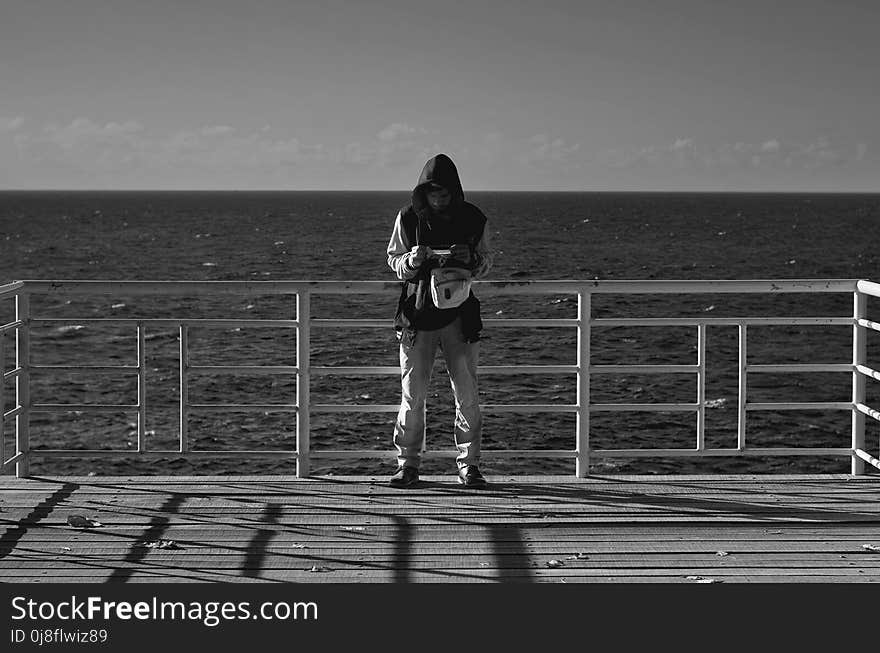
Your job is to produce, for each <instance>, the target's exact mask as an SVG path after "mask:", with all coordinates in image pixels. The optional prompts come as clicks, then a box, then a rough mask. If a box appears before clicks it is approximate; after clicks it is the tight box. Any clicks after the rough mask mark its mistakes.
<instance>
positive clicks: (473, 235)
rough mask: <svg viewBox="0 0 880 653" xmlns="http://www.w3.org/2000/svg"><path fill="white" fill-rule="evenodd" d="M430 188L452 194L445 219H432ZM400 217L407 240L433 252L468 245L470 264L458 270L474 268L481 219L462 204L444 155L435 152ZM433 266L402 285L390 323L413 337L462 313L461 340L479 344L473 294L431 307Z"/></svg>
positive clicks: (424, 267)
mask: <svg viewBox="0 0 880 653" xmlns="http://www.w3.org/2000/svg"><path fill="white" fill-rule="evenodd" d="M431 184H438V185H440V186H443V187H444V188H446V189H447V190H449V192H450V194H451V195H452V200H451V201H450V203H449V207H448V208H447V209H446V210H445V211H444V214H445V216H447V217H443V218H441V217H438V216H436V215H435V214H434V212H433V211H432V209H431V207H430V205H429V204H428V201H427V198H426V197H425V191H426V189H427V188H428V186H430V185H431ZM400 216H401V218H400V219H401V226H402V228H403V231H404V233H405V235H406V239H407V241H408V242H410V243H415V244H417V245H427V246H429V247H431V248H434V249H446V248H448V247H450V246H451V245H454V244H457V243H467V244H468V245H469V246H470V250H471V261H472V264H471V265H470V266H465V265H462V266H461V267H474V265H473V263H474V262H475V261H476V257H477V254H476V246H477V243H478V242H479V240H480V238H481V237H482V236H483V230H484V228H485V225H486V216H485V215H484V214H483V212H482V211H480V209H478V208H477V207H476V206H474V205H473V204H471V203H470V202H466V201H465V199H464V191H463V190H462V187H461V180H460V178H459V176H458V170H457V169H456V167H455V164H454V163H453V162H452V159H450V158H449V157H448V156H446V155H445V154H438V155H436V156H434V157H432V158H431V159H429V160H428V162H427V163H426V164H425V167H424V168H423V169H422V174H421V175H419V181H418V184H416V187H415V188H414V189H413V192H412V204H410V205H409V206H406V207H404V208H403V209H401V211H400ZM450 264H452V265H454V262H453V261H449V262H447V265H450ZM436 266H437V261H436V260H433V259H429V260H428V261H426V262H425V263H424V264H423V265H422V266H421V268H420V269H419V272H418V274H416V276H414V277H413V278H412V279H409V280H407V281H405V282H404V284H403V286H404V287H403V290H402V292H401V297H400V301H399V303H398V310H397V315H396V317H395V321H394V323H395V327H396V328H397V329H398V330H406V331H408V335H414V332H415V331H416V330H423V331H430V330H434V329H440V328H442V327H444V326H446V325H447V324H450V323H451V322H452V321H453V320H455V318H456V317H458V316H459V315H461V317H462V330H463V332H464V336H465V340H467V341H468V342H475V341H477V340H479V332H480V329H481V328H482V321H481V320H480V308H479V302H478V301H477V298H476V297H474V295H473V293H471V295H470V297H469V298H468V299H467V300H466V301H465V302H464V304H462V305H461V306H458V307H456V308H448V309H439V308H437V307H436V306H434V304H433V303H432V301H431V296H430V293H429V292H428V288H427V286H428V284H427V279H428V277H429V275H430V272H431V270H432V269H433V268H434V267H436ZM416 306H419V307H420V308H416Z"/></svg>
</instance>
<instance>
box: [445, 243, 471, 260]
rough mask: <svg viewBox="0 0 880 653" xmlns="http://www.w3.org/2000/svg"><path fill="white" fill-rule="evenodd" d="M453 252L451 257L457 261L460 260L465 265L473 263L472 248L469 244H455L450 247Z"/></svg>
mask: <svg viewBox="0 0 880 653" xmlns="http://www.w3.org/2000/svg"><path fill="white" fill-rule="evenodd" d="M449 249H450V251H451V252H452V254H450V256H449V258H454V259H455V260H456V261H460V262H461V263H464V264H465V265H470V263H471V248H470V247H468V245H466V244H465V245H461V244H459V245H453V246H452V247H450V248H449Z"/></svg>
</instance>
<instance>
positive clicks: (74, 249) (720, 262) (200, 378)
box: [0, 192, 880, 474]
mask: <svg viewBox="0 0 880 653" xmlns="http://www.w3.org/2000/svg"><path fill="white" fill-rule="evenodd" d="M467 198H468V199H469V200H470V201H473V202H475V203H476V204H477V205H479V206H480V207H481V208H482V209H483V210H484V212H485V213H486V214H487V215H488V217H489V229H490V235H491V240H492V242H493V245H494V248H495V249H496V261H495V266H494V269H493V270H492V272H491V273H490V275H489V278H490V279H498V280H504V279H520V280H522V279H806V278H823V279H824V278H845V279H852V278H869V279H875V280H876V279H880V270H878V257H880V247H878V245H880V194H870V195H855V194H834V195H831V194H829V195H824V194H719V193H708V194H695V193H674V194H667V193H538V192H519V193H512V192H471V193H468V194H467ZM407 201H408V193H407V192H225V193H223V192H112V193H111V192H2V193H0V284H2V283H6V282H8V281H12V280H14V279H118V280H251V281H277V280H303V279H304V280H389V279H393V276H392V275H391V273H390V270H389V269H388V268H387V266H386V263H385V248H386V245H387V242H388V238H389V236H390V232H391V227H392V224H393V220H394V218H395V216H396V213H397V210H398V209H399V208H400V207H402V206H403V205H404V204H406V203H407ZM478 295H479V296H480V300H481V303H482V307H483V316H484V318H499V319H503V318H505V317H575V316H576V309H577V303H576V301H575V298H574V297H572V296H566V295H559V294H548V295H546V296H543V295H541V296H522V297H509V296H492V295H491V293H481V292H479V291H478ZM395 302H396V297H395V296H394V295H389V296H372V297H356V296H355V297H329V296H328V297H316V298H314V299H313V301H312V316H313V317H317V318H323V317H351V316H354V315H356V316H359V317H377V318H387V319H388V323H389V326H388V328H387V329H355V330H351V329H329V328H328V329H314V330H313V332H312V360H311V364H312V365H313V366H325V365H328V366H329V365H345V366H354V365H392V366H393V365H397V364H398V354H397V342H396V339H395V336H394V331H393V329H392V328H391V326H390V323H391V316H392V315H393V312H394V306H395ZM869 309H870V310H872V311H873V307H871V306H870V305H869ZM32 310H33V314H34V316H36V317H45V318H64V319H65V321H64V322H60V323H59V322H56V323H49V324H42V325H41V324H36V325H35V326H34V331H33V335H32V363H34V364H38V365H70V364H84V365H134V364H136V351H137V337H136V331H135V327H134V326H133V325H117V326H95V325H94V324H89V323H87V322H84V321H83V319H84V318H95V317H122V318H153V317H168V318H172V317H174V318H178V317H186V318H198V317H226V318H235V319H260V318H286V319H290V318H293V317H294V316H295V308H294V300H293V298H292V297H290V296H281V297H279V296H271V295H254V296H249V297H230V296H217V297H208V296H193V297H183V298H181V297H176V298H175V297H156V296H151V297H143V296H139V297H138V296H128V297H127V296H123V295H119V296H115V295H114V296H104V297H97V298H90V297H84V296H74V295H71V296H65V295H45V296H35V297H33V299H32ZM851 314H852V297H851V296H850V295H848V294H834V295H831V294H821V295H803V294H793V295H779V294H774V295H762V296H747V295H739V294H735V295H701V296H682V295H663V296H658V297H650V296H644V295H631V296H604V295H603V296H597V297H596V298H595V299H594V306H593V315H594V316H595V317H615V316H620V317H663V316H706V315H708V316H715V317H722V316H779V315H786V316H850V315H851ZM13 315H14V304H13V302H11V301H9V300H6V301H0V321H2V322H8V321H11V319H12V317H13ZM874 319H876V316H875V317H874ZM295 343H296V339H295V334H294V333H293V331H292V330H291V329H289V328H277V329H256V328H248V327H240V328H230V327H224V328H216V327H213V328H208V327H192V328H191V329H190V335H189V344H190V351H191V354H190V364H191V365H294V364H295V362H296V355H295ZM873 343H874V340H873V337H872V338H869V342H868V347H869V352H868V354H869V360H871V356H872V354H873V355H874V357H875V358H876V356H877V355H878V354H877V350H876V346H875V345H873ZM0 344H2V346H3V348H4V352H5V354H6V360H7V370H8V369H10V368H11V366H12V364H11V361H14V351H13V350H14V338H12V337H10V335H7V336H5V337H3V338H2V343H0ZM575 345H576V336H575V333H574V330H573V329H568V328H510V327H506V328H504V327H487V328H486V329H485V331H484V339H483V341H482V342H481V363H482V364H485V365H507V364H540V365H550V364H573V363H574V362H575V360H576V347H575ZM178 347H179V345H178V336H177V331H176V329H175V328H173V327H168V326H157V327H153V328H150V329H148V331H147V333H146V356H147V358H146V360H147V406H148V408H147V425H146V429H147V446H148V448H152V449H157V450H158V449H161V450H168V449H174V448H176V446H177V434H178V422H179V415H178V402H179V396H178V374H179V372H178V365H179V359H178ZM737 355H738V354H737V332H736V327H733V326H729V327H728V326H710V327H709V328H708V331H707V360H706V364H707V385H706V399H707V400H708V401H709V402H710V403H709V405H710V406H711V408H708V409H707V411H706V445H707V446H708V447H719V448H726V447H735V446H736V430H737V412H738V411H737V374H738V359H737ZM696 356H697V333H696V328H694V327H639V328H634V327H619V328H610V327H605V328H596V329H594V330H593V336H592V359H591V362H592V363H593V364H596V365H600V364H640V363H641V364H688V363H691V364H692V363H695V362H696ZM851 360H852V348H851V329H850V327H847V326H824V327H822V326H790V327H770V326H768V327H750V329H749V346H748V362H749V363H750V364H752V363H763V364H774V363H798V362H799V363H807V362H821V363H848V362H850V361H851ZM877 365H880V361H876V362H875V367H876V366H877ZM748 381H749V395H748V398H749V400H750V401H754V402H785V401H849V399H850V394H851V375H850V374H849V373H839V372H835V373H812V374H807V373H798V374H791V373H789V374H750V375H749V377H748ZM32 383H33V391H32V399H33V401H34V402H35V403H65V404H66V403H70V404H87V403H95V404H134V403H136V399H137V396H136V394H137V380H136V374H133V373H131V372H120V373H118V374H113V375H99V374H94V373H90V374H82V373H79V374H74V373H69V372H57V371H55V372H48V371H34V373H33V376H32ZM877 385H880V384H877ZM3 387H4V390H5V396H6V397H7V401H6V403H7V407H8V406H9V405H10V404H11V402H12V400H13V398H14V384H13V382H12V380H11V379H10V380H7V381H6V382H5V384H4V386H3ZM575 387H576V384H575V378H574V375H571V374H555V375H546V376H544V375H542V376H526V375H515V376H507V375H504V376H503V375H489V374H486V375H483V376H482V377H481V399H482V402H483V403H487V404H503V403H514V404H518V403H537V404H553V403H556V404H572V403H574V401H575ZM696 392H697V388H696V378H695V375H694V374H672V375H644V374H642V375H638V374H608V375H595V376H594V377H593V378H592V383H591V396H592V401H593V402H594V403H614V402H618V403H640V404H641V403H674V402H692V401H694V400H695V397H696ZM295 395H296V383H295V379H294V378H292V377H288V376H281V377H279V376H274V377H273V376H242V375H231V374H215V373H193V374H192V376H191V377H190V384H189V401H190V402H191V403H196V404H201V403H204V404H212V403H214V404H246V403H259V404H290V403H294V402H295ZM877 395H878V393H877V391H876V389H874V388H873V384H869V396H868V400H869V403H870V402H871V401H874V404H875V406H876V407H880V402H878V401H877V398H878V397H877ZM311 401H312V402H313V403H315V404H358V403H379V404H395V403H397V402H398V401H399V380H398V378H397V377H396V376H393V375H392V376H379V377H376V376H374V377H338V376H321V377H314V378H313V380H312V386H311ZM7 409H8V408H7ZM428 411H429V426H428V448H429V449H432V450H443V449H446V450H452V449H453V448H454V446H453V441H452V421H453V409H452V396H451V391H450V389H449V382H448V377H447V376H446V374H445V371H444V368H443V364H442V357H438V362H437V365H436V367H435V374H434V379H433V382H432V389H431V395H430V397H429V407H428ZM393 420H394V415H393V414H391V413H342V414H324V413H317V412H316V413H315V414H313V415H312V417H311V431H312V435H311V438H312V448H313V449H314V450H322V449H378V450H385V451H389V452H391V450H392V447H391V429H392V424H393ZM868 421H869V422H871V423H869V425H868V437H867V440H868V446H869V448H873V450H874V451H875V452H876V449H877V446H878V429H877V428H876V427H877V425H876V424H874V423H873V422H872V420H868ZM11 427H12V423H11V421H9V420H7V431H10V430H11ZM188 428H189V437H190V445H191V448H192V449H194V450H212V451H216V450H219V451H224V450H235V449H254V450H256V449H268V450H280V449H292V448H293V447H294V443H295V416H294V415H293V414H291V413H279V412H272V411H268V412H259V413H234V412H211V411H206V410H193V411H192V412H191V414H190V416H189V419H188ZM850 428H851V427H850V414H849V412H847V411H839V410H823V411H798V412H793V411H775V412H763V411H756V412H749V414H748V419H747V442H748V444H749V445H750V446H754V447H761V446H766V447H804V446H809V447H848V446H849V443H850ZM574 430H575V418H574V415H573V414H571V413H566V414H534V415H521V414H507V413H488V412H487V413H486V415H485V416H484V436H483V447H484V449H572V448H573V446H574ZM590 437H591V444H592V446H593V448H595V449H622V448H693V447H694V444H695V441H696V418H695V416H694V414H692V413H675V412H669V413H645V412H636V413H598V412H597V413H595V414H593V416H592V420H591V429H590ZM6 444H7V451H11V450H12V438H11V436H10V435H9V434H8V433H7V436H6ZM136 445H137V438H136V413H135V412H133V411H131V410H127V411H120V412H118V413H116V412H109V413H108V412H97V413H96V412H91V411H84V412H70V413H34V414H33V415H32V426H31V446H32V447H34V448H72V449H78V448H83V449H111V450H123V451H130V450H132V449H134V448H135V447H136ZM393 466H394V463H393V457H392V456H390V455H389V457H388V458H387V459H385V460H379V459H361V460H358V459H355V460H351V459H348V460H314V461H313V472H314V473H318V474H322V473H336V474H346V473H364V474H374V473H375V474H382V473H386V472H387V471H389V470H391V469H392V468H393ZM453 467H454V461H453V460H452V459H451V458H443V459H437V460H429V461H426V462H425V463H424V467H423V470H424V471H425V472H427V473H445V472H446V471H448V472H449V473H452V469H453ZM483 467H484V468H485V471H486V472H487V473H490V474H497V473H533V474H542V473H572V472H573V470H574V463H573V461H566V460H555V459H552V458H548V459H539V460H520V459H493V458H491V457H490V456H488V455H487V456H486V457H485V460H484V463H483ZM293 469H294V467H293V464H292V462H291V460H290V459H289V458H284V457H281V456H278V457H275V458H268V459H267V458H253V459H248V458H245V459H242V458H239V457H234V456H227V457H219V458H213V457H212V458H194V459H193V460H191V461H187V460H183V459H180V458H179V457H175V456H169V457H168V458H167V459H163V460H151V461H134V460H132V459H130V458H115V457H109V458H100V459H95V458H85V457H84V458H64V459H54V460H48V459H40V458H37V459H36V460H35V462H34V463H33V465H32V470H33V471H34V472H35V473H88V472H92V471H94V472H96V473H112V474H124V473H139V474H169V473H172V474H173V473H264V472H265V473H273V474H282V473H292V471H293ZM848 469H849V461H848V460H847V459H840V458H829V457H792V456H786V457H760V458H729V457H713V458H706V459H694V458H685V459H668V458H638V459H620V458H616V459H615V458H611V459H604V458H603V459H599V458H596V459H595V460H594V461H593V465H592V466H591V471H592V472H593V473H597V474H601V473H655V472H656V473H671V472H706V473H708V472H715V471H720V472H755V473H761V472H807V471H811V472H846V471H848Z"/></svg>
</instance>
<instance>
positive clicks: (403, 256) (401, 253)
mask: <svg viewBox="0 0 880 653" xmlns="http://www.w3.org/2000/svg"><path fill="white" fill-rule="evenodd" d="M411 249H412V245H411V244H410V242H409V240H408V239H407V237H406V232H405V231H404V230H403V212H402V211H401V212H399V213H398V214H397V219H396V220H395V221H394V230H393V231H392V232H391V240H390V241H389V242H388V266H389V267H390V268H391V269H392V270H394V274H396V275H397V278H398V279H400V280H401V281H405V280H407V279H412V278H413V277H414V276H416V272H418V268H414V267H413V266H412V265H411V263H410V262H411V261H412V254H411V253H410V250H411Z"/></svg>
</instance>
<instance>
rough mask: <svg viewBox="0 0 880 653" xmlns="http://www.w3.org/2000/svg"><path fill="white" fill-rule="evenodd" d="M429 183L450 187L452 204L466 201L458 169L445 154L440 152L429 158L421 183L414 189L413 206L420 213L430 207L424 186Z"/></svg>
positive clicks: (423, 169) (455, 204) (420, 178)
mask: <svg viewBox="0 0 880 653" xmlns="http://www.w3.org/2000/svg"><path fill="white" fill-rule="evenodd" d="M427 184H440V185H441V186H443V187H444V188H448V189H449V192H450V193H451V194H452V205H451V206H453V207H455V206H458V205H460V204H461V203H462V202H463V201H464V191H463V190H462V188H461V179H459V177H458V170H457V169H456V167H455V164H454V163H453V162H452V159H450V158H449V157H448V156H446V155H445V154H438V155H436V156H434V157H431V158H430V159H428V162H427V163H426V164H425V167H424V168H422V174H420V175H419V183H418V184H416V187H415V188H414V189H413V194H412V202H413V208H415V209H416V211H418V212H420V213H421V212H422V211H423V210H426V209H427V208H428V204H427V201H426V200H425V193H424V190H425V189H424V187H425V186H426V185H427Z"/></svg>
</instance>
